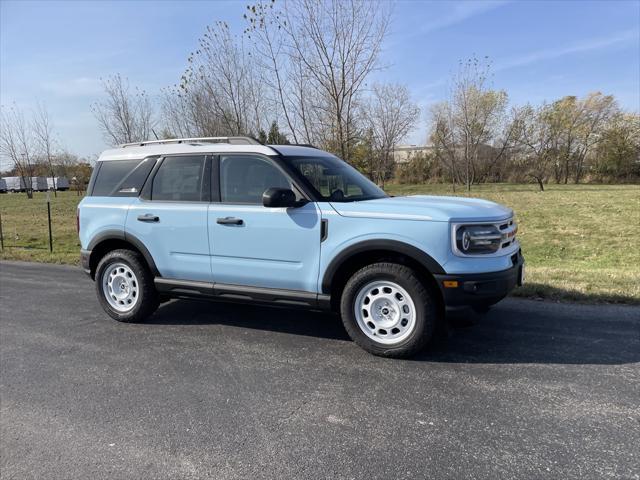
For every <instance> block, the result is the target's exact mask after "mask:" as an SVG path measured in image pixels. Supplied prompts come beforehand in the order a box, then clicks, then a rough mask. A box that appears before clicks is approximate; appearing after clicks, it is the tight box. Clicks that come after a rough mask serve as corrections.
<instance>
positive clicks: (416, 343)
mask: <svg viewBox="0 0 640 480" xmlns="http://www.w3.org/2000/svg"><path fill="white" fill-rule="evenodd" d="M340 311H341V315H342V321H343V323H344V326H345V328H346V330H347V332H348V333H349V336H350V337H351V338H352V339H353V341H354V342H356V343H357V344H358V345H359V346H360V347H362V348H363V349H365V350H366V351H368V352H369V353H372V354H374V355H380V356H384V357H396V358H400V357H409V356H412V355H414V354H416V353H417V352H419V351H420V350H421V349H422V348H423V347H424V346H425V345H426V344H427V343H428V342H429V340H430V339H431V337H432V336H433V332H434V331H435V327H436V325H437V323H438V308H437V300H436V297H435V295H434V294H433V293H432V292H431V290H430V289H428V287H426V286H425V285H424V284H423V283H422V282H421V281H420V279H419V278H418V276H417V274H416V272H414V271H413V270H412V269H411V268H409V267H407V266H405V265H400V264H396V263H375V264H372V265H368V266H366V267H364V268H362V269H360V270H358V271H357V272H356V273H355V274H354V275H353V276H352V277H351V278H350V279H349V281H348V282H347V284H346V286H345V288H344V291H343V293H342V299H341V304H340Z"/></svg>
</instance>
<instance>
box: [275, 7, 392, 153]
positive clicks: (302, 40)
mask: <svg viewBox="0 0 640 480" xmlns="http://www.w3.org/2000/svg"><path fill="white" fill-rule="evenodd" d="M284 14H285V15H284V18H285V21H284V22H283V23H282V28H283V29H284V31H285V33H286V34H287V39H286V41H287V43H288V46H289V56H290V58H291V59H292V60H293V61H296V62H300V64H301V67H303V71H304V72H305V73H306V74H308V75H309V77H310V80H311V84H310V85H309V86H308V87H307V90H312V91H313V90H315V91H316V92H317V93H318V94H319V98H320V99H321V100H322V103H320V104H317V105H314V107H315V108H317V109H319V110H320V111H321V112H324V113H325V114H326V116H325V118H326V120H327V123H328V125H326V126H327V127H328V128H329V129H330V131H331V137H332V138H333V139H334V141H335V144H336V145H335V148H336V150H337V153H339V154H340V156H341V157H342V158H343V159H344V160H346V161H349V159H350V153H351V147H352V145H353V142H354V140H355V139H356V138H357V135H358V131H357V127H356V115H357V109H358V96H359V94H360V92H361V89H362V87H363V85H364V82H365V80H366V79H367V77H368V76H369V74H370V73H371V72H372V71H374V70H375V69H376V68H377V67H378V66H379V65H378V57H379V53H380V48H381V45H382V41H383V40H384V38H385V35H386V33H387V28H388V25H389V18H390V12H389V11H388V10H387V8H385V6H384V4H382V3H377V4H376V5H375V8H372V4H371V3H370V2H365V1H362V0H299V1H296V2H288V3H286V5H285V11H284Z"/></svg>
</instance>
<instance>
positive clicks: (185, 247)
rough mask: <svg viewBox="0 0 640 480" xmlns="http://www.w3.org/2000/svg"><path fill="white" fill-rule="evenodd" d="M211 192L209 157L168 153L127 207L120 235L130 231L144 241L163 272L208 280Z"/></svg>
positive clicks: (209, 272) (127, 233)
mask: <svg viewBox="0 0 640 480" xmlns="http://www.w3.org/2000/svg"><path fill="white" fill-rule="evenodd" d="M210 195H211V158H210V157H208V156H206V155H176V156H168V157H165V158H163V159H161V160H160V162H159V165H158V166H156V168H155V169H154V171H153V172H152V173H151V176H150V178H149V179H148V180H147V184H145V187H144V190H143V194H142V195H141V196H140V197H138V198H136V199H135V201H134V202H133V203H132V204H131V206H130V207H129V213H128V215H127V221H126V232H125V236H126V235H133V236H135V237H136V238H137V239H138V240H140V241H141V242H142V243H143V244H144V245H145V246H146V247H147V249H148V250H149V253H151V256H152V257H153V260H154V262H155V264H156V267H157V268H158V271H159V272H160V274H161V275H162V276H163V277H165V278H173V279H179V280H198V281H207V282H210V281H211V263H210V260H209V237H208V231H207V211H208V206H209V199H210Z"/></svg>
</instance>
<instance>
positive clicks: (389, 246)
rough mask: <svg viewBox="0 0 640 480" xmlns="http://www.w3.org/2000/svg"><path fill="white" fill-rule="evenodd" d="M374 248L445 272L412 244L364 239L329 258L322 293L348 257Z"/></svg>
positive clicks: (438, 271) (328, 289)
mask: <svg viewBox="0 0 640 480" xmlns="http://www.w3.org/2000/svg"><path fill="white" fill-rule="evenodd" d="M376 250H388V251H392V252H397V253H400V254H402V255H405V256H407V257H409V258H411V259H412V260H414V261H416V262H418V263H419V264H420V265H422V266H423V267H424V268H425V269H426V270H427V271H429V272H430V273H431V274H433V275H436V274H444V273H446V272H445V271H444V269H443V268H442V265H440V264H439V263H438V262H437V261H436V260H435V259H434V258H433V257H432V256H431V255H429V254H428V253H426V252H424V251H423V250H420V249H419V248H416V247H414V246H413V245H409V244H408V243H404V242H400V241H398V240H382V239H381V240H364V241H362V242H358V243H355V244H353V245H350V246H349V247H347V248H345V249H344V250H342V251H341V252H340V253H339V254H338V255H336V256H335V257H334V258H333V260H331V263H329V266H328V267H327V269H326V270H325V271H324V275H323V276H322V293H329V292H331V282H332V280H333V277H334V275H335V274H336V272H337V271H338V270H339V269H340V267H341V266H342V264H343V263H344V262H346V261H347V260H349V258H350V257H352V256H353V255H357V254H359V253H363V252H367V251H372V252H373V251H376Z"/></svg>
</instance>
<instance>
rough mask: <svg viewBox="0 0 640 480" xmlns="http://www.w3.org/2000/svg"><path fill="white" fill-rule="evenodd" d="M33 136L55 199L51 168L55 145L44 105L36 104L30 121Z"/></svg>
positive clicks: (51, 127)
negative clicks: (51, 184) (44, 163)
mask: <svg viewBox="0 0 640 480" xmlns="http://www.w3.org/2000/svg"><path fill="white" fill-rule="evenodd" d="M32 128H33V135H34V137H35V140H36V142H37V144H38V149H39V151H40V155H41V156H42V157H43V159H44V161H45V162H46V163H47V167H48V170H49V175H51V179H52V182H53V194H54V195H55V196H56V197H57V196H58V192H57V188H56V174H55V171H54V168H53V161H54V157H55V145H54V133H53V125H52V123H51V119H50V117H49V112H48V111H47V109H46V107H45V106H44V104H42V103H39V102H38V104H37V107H36V110H35V112H34V116H33V121H32Z"/></svg>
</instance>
